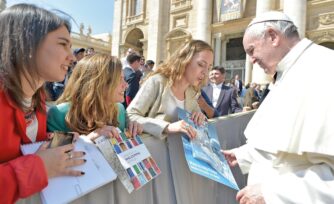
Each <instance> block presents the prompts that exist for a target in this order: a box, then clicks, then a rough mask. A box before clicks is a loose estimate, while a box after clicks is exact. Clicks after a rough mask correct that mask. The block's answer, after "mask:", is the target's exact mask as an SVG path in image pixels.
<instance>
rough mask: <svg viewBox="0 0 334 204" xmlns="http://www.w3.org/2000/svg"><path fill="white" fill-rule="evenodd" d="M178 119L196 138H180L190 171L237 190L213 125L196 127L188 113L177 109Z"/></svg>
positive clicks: (206, 124)
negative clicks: (182, 121)
mask: <svg viewBox="0 0 334 204" xmlns="http://www.w3.org/2000/svg"><path fill="white" fill-rule="evenodd" d="M178 116H179V119H181V120H184V121H185V122H187V123H188V124H189V125H191V126H192V127H193V128H195V130H196V133H197V135H196V138H194V139H192V140H189V139H188V137H186V136H182V143H183V149H184V153H185V158H186V161H187V163H188V166H189V169H190V171H192V172H193V173H196V174H199V175H201V176H204V177H207V178H209V179H211V180H214V181H217V182H219V183H221V184H224V185H226V186H229V187H230V188H233V189H236V190H239V187H238V185H237V183H236V181H235V179H234V177H233V174H232V172H231V169H230V167H229V165H228V163H227V161H226V159H225V157H224V155H223V154H222V153H221V152H220V149H221V148H220V144H219V140H218V137H217V133H216V129H215V126H214V125H213V124H210V123H207V122H204V124H203V125H201V126H197V125H195V124H194V122H193V121H192V120H191V119H190V116H191V115H190V113H188V112H187V111H185V110H183V109H178Z"/></svg>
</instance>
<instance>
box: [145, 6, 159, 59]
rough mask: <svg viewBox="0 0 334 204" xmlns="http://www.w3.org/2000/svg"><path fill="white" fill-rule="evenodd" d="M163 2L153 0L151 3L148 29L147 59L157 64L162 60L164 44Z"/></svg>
mask: <svg viewBox="0 0 334 204" xmlns="http://www.w3.org/2000/svg"><path fill="white" fill-rule="evenodd" d="M162 6H163V0H151V1H150V3H149V8H148V10H149V23H148V29H147V56H146V59H150V60H153V61H155V62H156V63H157V60H160V53H161V52H160V47H161V44H162V43H163V35H162V33H161V32H162V31H161V30H162V29H161V26H162V25H161V24H162V23H163V22H162Z"/></svg>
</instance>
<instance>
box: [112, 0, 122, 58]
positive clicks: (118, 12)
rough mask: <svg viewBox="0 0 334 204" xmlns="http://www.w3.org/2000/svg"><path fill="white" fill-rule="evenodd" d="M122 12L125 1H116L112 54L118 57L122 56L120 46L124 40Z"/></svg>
mask: <svg viewBox="0 0 334 204" xmlns="http://www.w3.org/2000/svg"><path fill="white" fill-rule="evenodd" d="M122 11H123V0H115V2H114V22H113V29H112V30H113V34H112V48H111V54H112V55H114V56H117V57H120V56H121V53H120V49H119V45H120V44H121V40H122V37H121V36H122Z"/></svg>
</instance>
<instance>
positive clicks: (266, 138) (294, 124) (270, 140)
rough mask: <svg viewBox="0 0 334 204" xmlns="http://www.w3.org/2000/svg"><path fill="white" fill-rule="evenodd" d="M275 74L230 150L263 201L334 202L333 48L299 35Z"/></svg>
mask: <svg viewBox="0 0 334 204" xmlns="http://www.w3.org/2000/svg"><path fill="white" fill-rule="evenodd" d="M277 74H278V75H277V81H276V83H275V85H274V87H273V89H272V90H271V91H270V93H269V94H268V96H267V98H266V99H265V100H264V102H263V103H262V105H261V106H260V108H259V109H258V110H257V112H256V113H255V115H254V116H253V118H252V120H251V121H250V122H249V124H248V126H247V128H246V130H245V136H246V137H247V144H246V145H244V146H241V147H240V148H237V149H234V150H233V152H234V153H235V155H236V157H237V160H238V163H239V166H240V168H241V170H242V172H243V173H249V177H248V185H252V184H256V183H261V184H262V192H263V196H264V199H265V201H266V203H270V204H271V203H274V204H276V203H277V204H279V203H301V204H308V203H312V204H313V203H317V204H318V203H334V91H333V90H332V89H333V82H334V51H332V50H330V49H327V48H324V47H322V46H319V45H316V44H314V43H312V42H311V41H309V40H308V39H303V40H302V41H300V42H299V43H298V44H297V45H296V46H294V47H293V48H292V49H291V50H290V52H289V53H288V54H287V55H286V56H285V57H284V58H283V59H282V60H281V62H280V63H279V64H278V66H277ZM324 83H325V84H324Z"/></svg>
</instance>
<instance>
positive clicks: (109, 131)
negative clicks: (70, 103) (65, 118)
mask: <svg viewBox="0 0 334 204" xmlns="http://www.w3.org/2000/svg"><path fill="white" fill-rule="evenodd" d="M100 136H106V137H118V136H119V134H118V131H117V129H116V128H115V127H114V126H109V125H105V126H103V127H102V128H98V129H96V130H94V131H93V132H91V133H89V134H88V135H87V137H88V138H89V139H90V140H92V141H94V140H95V139H97V138H98V137H100Z"/></svg>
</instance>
